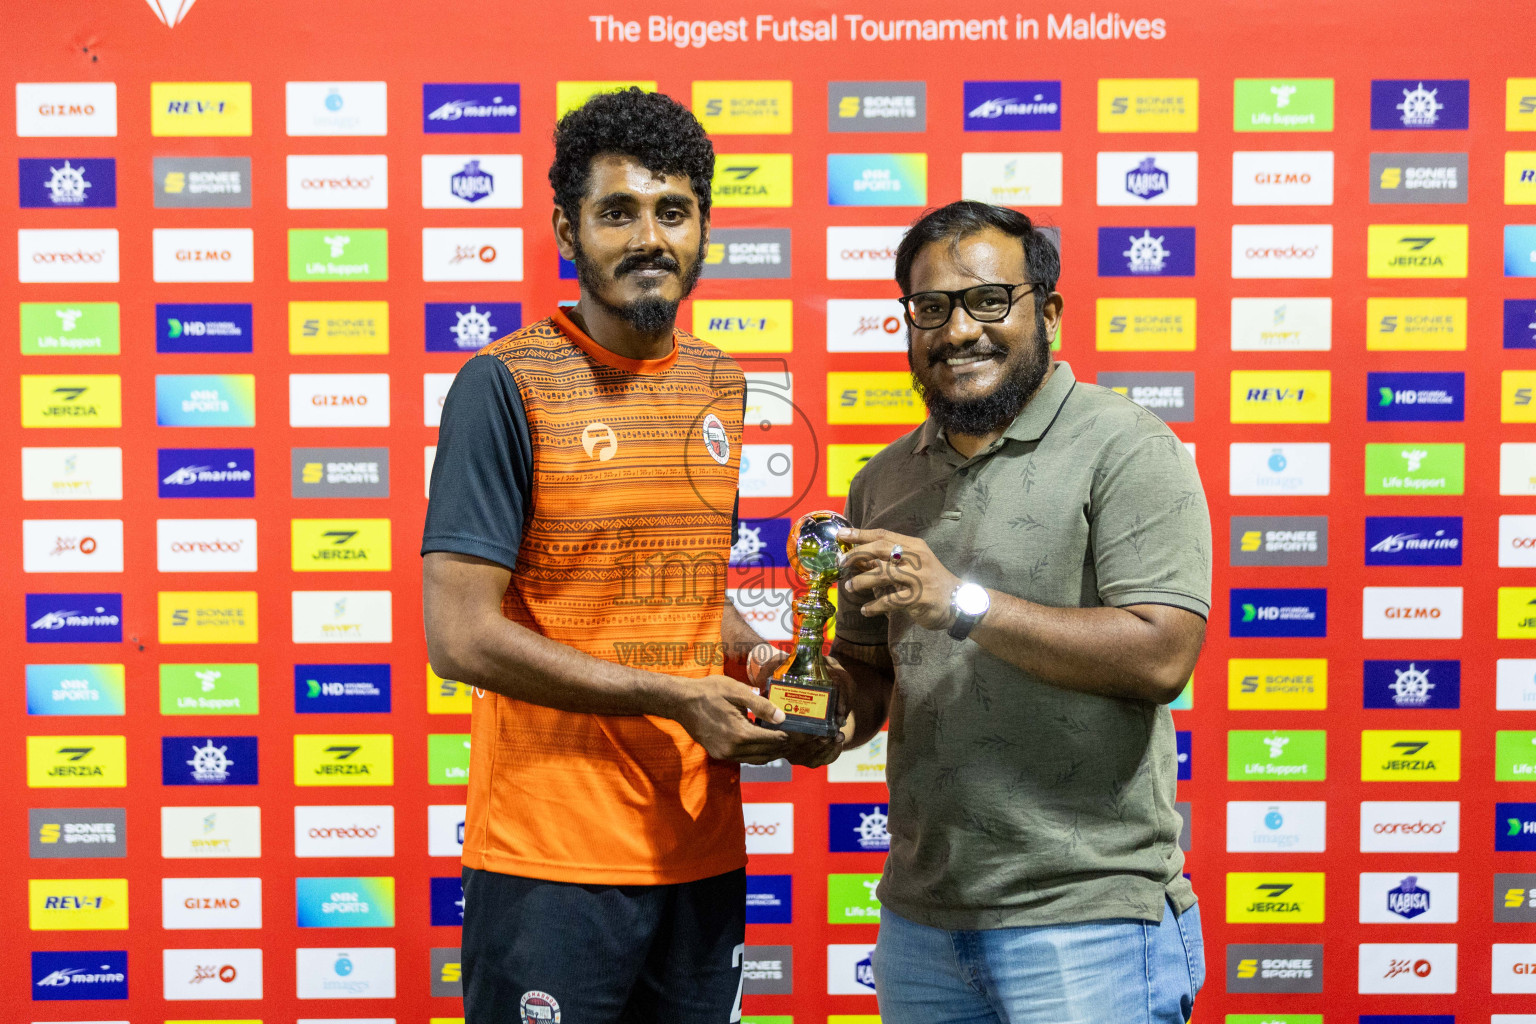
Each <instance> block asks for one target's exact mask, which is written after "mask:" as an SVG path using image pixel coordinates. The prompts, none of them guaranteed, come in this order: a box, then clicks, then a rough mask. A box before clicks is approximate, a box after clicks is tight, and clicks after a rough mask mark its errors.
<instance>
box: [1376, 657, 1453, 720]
mask: <svg viewBox="0 0 1536 1024" xmlns="http://www.w3.org/2000/svg"><path fill="white" fill-rule="evenodd" d="M1364 706H1365V707H1368V708H1459V707H1461V662H1459V661H1427V660H1425V659H1422V658H1415V659H1413V660H1411V661H1367V662H1366V663H1365V695H1364Z"/></svg>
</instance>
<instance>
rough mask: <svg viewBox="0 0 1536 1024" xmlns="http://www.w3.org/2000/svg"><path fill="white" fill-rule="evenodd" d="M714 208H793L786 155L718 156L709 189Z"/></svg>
mask: <svg viewBox="0 0 1536 1024" xmlns="http://www.w3.org/2000/svg"><path fill="white" fill-rule="evenodd" d="M710 191H711V194H712V195H713V202H714V205H715V206H717V207H745V206H763V207H766V206H775V207H783V206H792V205H793V197H794V173H793V169H792V157H791V156H790V154H788V153H721V154H719V155H718V156H716V158H715V178H714V182H713V183H712V185H711V187H710Z"/></svg>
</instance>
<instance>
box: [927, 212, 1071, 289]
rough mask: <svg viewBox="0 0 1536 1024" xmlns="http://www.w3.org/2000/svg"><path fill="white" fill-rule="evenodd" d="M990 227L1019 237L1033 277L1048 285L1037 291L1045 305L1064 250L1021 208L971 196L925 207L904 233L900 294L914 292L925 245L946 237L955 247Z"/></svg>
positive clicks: (1059, 270)
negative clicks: (916, 265)
mask: <svg viewBox="0 0 1536 1024" xmlns="http://www.w3.org/2000/svg"><path fill="white" fill-rule="evenodd" d="M987 228H997V229H998V230H999V231H1001V232H1003V233H1004V234H1007V235H1012V236H1013V237H1014V238H1017V239H1019V240H1020V242H1021V244H1022V245H1023V247H1024V269H1025V271H1026V272H1028V274H1029V279H1030V281H1031V282H1033V283H1036V284H1043V285H1045V289H1044V290H1043V291H1037V292H1036V293H1035V306H1036V308H1039V307H1040V306H1042V305H1044V303H1045V297H1046V295H1048V294H1049V293H1050V292H1052V291H1055V290H1056V282H1057V281H1058V280H1059V279H1060V278H1061V254H1060V253H1059V252H1057V251H1056V246H1055V245H1054V244H1053V243H1052V242H1051V240H1050V238H1049V237H1047V236H1046V234H1045V233H1044V232H1043V231H1041V230H1040V229H1039V228H1037V227H1036V226H1035V223H1034V221H1032V220H1030V219H1029V218H1028V217H1027V216H1025V215H1024V214H1022V213H1020V212H1019V211H1018V210H1010V209H1009V208H1008V207H1006V206H993V205H991V204H990V203H978V202H975V201H973V200H970V199H962V200H960V201H959V202H954V203H950V204H949V205H948V206H938V207H933V208H931V209H927V210H924V211H923V215H922V216H921V217H919V218H918V219H917V220H915V221H913V222H912V226H911V227H910V228H908V229H907V233H906V234H905V235H903V236H902V237H901V244H900V245H898V246H896V284H897V285H898V286H900V288H901V294H903V295H909V294H911V292H912V263H913V261H915V260H916V259H917V254H918V253H919V252H921V251H922V249H923V247H924V246H926V245H930V244H932V243H934V242H946V241H947V242H948V243H949V244H950V246H951V247H952V248H953V247H954V246H956V245H958V244H959V243H960V241H961V239H964V238H968V237H970V236H971V235H974V234H976V233H977V232H978V231H985V230H986V229H987Z"/></svg>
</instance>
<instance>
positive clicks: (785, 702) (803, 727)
mask: <svg viewBox="0 0 1536 1024" xmlns="http://www.w3.org/2000/svg"><path fill="white" fill-rule="evenodd" d="M768 699H769V700H770V701H772V702H773V703H774V704H775V705H777V706H778V708H779V710H780V711H783V712H784V721H782V722H780V723H779V724H778V725H770V726H768V728H770V729H778V730H780V731H781V732H798V733H804V734H805V735H808V736H821V737H825V738H827V739H831V738H832V737H833V736H836V735H837V733H838V724H837V690H836V689H835V688H833V687H831V686H818V685H817V684H815V683H796V682H779V681H775V682H772V683H769V684H768Z"/></svg>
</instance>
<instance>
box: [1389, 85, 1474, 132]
mask: <svg viewBox="0 0 1536 1024" xmlns="http://www.w3.org/2000/svg"><path fill="white" fill-rule="evenodd" d="M1469 93H1470V88H1469V84H1468V81H1467V79H1465V78H1458V79H1444V78H1415V79H1409V78H1401V79H1398V78H1387V79H1380V78H1378V79H1374V80H1372V82H1371V128H1372V129H1373V130H1375V131H1390V130H1394V129H1395V130H1398V131H1404V130H1407V131H1426V130H1432V131H1445V130H1458V129H1464V128H1466V127H1467V101H1468V97H1469Z"/></svg>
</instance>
